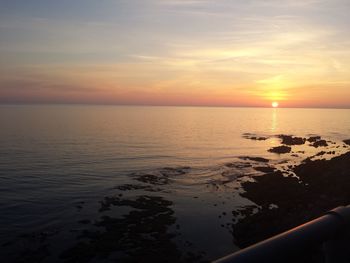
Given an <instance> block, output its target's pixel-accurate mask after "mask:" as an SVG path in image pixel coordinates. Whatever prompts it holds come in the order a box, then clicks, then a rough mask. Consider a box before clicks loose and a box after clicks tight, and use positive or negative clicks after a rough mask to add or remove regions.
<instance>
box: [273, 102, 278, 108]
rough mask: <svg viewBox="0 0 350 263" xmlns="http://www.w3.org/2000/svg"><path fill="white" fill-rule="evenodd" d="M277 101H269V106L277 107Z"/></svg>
mask: <svg viewBox="0 0 350 263" xmlns="http://www.w3.org/2000/svg"><path fill="white" fill-rule="evenodd" d="M278 105H279V104H278V102H277V101H274V102H272V103H271V106H272V108H278Z"/></svg>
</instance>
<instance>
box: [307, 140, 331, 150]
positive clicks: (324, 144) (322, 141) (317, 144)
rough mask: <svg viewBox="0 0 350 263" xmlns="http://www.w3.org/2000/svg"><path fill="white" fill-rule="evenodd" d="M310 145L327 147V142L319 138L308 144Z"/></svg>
mask: <svg viewBox="0 0 350 263" xmlns="http://www.w3.org/2000/svg"><path fill="white" fill-rule="evenodd" d="M310 146H312V147H315V148H318V147H327V146H328V143H327V141H326V140H319V141H316V142H314V143H313V144H310Z"/></svg>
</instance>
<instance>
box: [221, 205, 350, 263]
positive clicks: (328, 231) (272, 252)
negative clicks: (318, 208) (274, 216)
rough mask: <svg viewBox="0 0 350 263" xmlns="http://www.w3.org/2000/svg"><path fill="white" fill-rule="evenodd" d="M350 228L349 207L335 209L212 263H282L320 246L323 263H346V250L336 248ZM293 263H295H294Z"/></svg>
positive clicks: (347, 252)
mask: <svg viewBox="0 0 350 263" xmlns="http://www.w3.org/2000/svg"><path fill="white" fill-rule="evenodd" d="M348 226H350V206H346V207H344V206H341V207H338V208H335V209H333V210H331V211H329V212H328V213H326V214H325V215H324V216H321V217H319V218H317V219H315V220H313V221H310V222H308V223H306V224H304V225H301V226H299V227H296V228H294V229H291V230H289V231H287V232H284V233H282V234H279V235H277V236H274V237H272V238H269V239H267V240H264V241H262V242H260V243H257V244H255V245H252V246H250V247H247V248H245V249H242V250H239V251H237V252H236V253H233V254H231V255H228V256H226V257H224V258H221V259H219V260H216V261H214V262H215V263H255V262H259V263H260V262H284V261H286V259H288V258H291V257H296V256H298V255H305V254H307V253H308V252H309V251H310V249H311V248H312V247H313V246H317V245H322V246H323V252H324V258H325V262H327V263H333V262H336V263H342V262H350V261H348V260H349V258H347V256H349V254H350V247H348V248H347V250H345V251H344V249H341V248H340V247H341V246H339V244H341V243H342V242H343V240H342V239H343V237H344V233H345V232H346V231H347V229H348ZM295 262H297V261H295Z"/></svg>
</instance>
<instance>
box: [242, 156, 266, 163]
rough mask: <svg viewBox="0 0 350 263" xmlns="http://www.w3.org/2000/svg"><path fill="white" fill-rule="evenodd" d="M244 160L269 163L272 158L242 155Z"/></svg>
mask: <svg viewBox="0 0 350 263" xmlns="http://www.w3.org/2000/svg"><path fill="white" fill-rule="evenodd" d="M240 159H242V160H250V161H254V162H261V163H268V162H269V161H270V160H269V159H266V158H263V157H250V156H242V157H240Z"/></svg>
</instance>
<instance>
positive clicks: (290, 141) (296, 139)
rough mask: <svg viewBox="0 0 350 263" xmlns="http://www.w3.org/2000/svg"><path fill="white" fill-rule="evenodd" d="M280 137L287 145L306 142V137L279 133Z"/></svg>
mask: <svg viewBox="0 0 350 263" xmlns="http://www.w3.org/2000/svg"><path fill="white" fill-rule="evenodd" d="M278 138H280V139H282V144H285V145H302V144H304V143H305V142H306V139H305V138H302V137H293V136H291V135H283V134H281V135H278Z"/></svg>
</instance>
